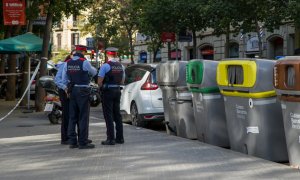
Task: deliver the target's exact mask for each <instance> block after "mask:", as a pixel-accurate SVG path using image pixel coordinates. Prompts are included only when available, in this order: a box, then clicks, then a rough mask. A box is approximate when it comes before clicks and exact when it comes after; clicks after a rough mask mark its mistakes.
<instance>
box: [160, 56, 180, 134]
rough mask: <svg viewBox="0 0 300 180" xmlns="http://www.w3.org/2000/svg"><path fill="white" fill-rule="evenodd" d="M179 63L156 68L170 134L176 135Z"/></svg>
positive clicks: (167, 128) (166, 63)
mask: <svg viewBox="0 0 300 180" xmlns="http://www.w3.org/2000/svg"><path fill="white" fill-rule="evenodd" d="M177 66H178V63H174V62H173V61H166V62H160V63H159V64H158V65H157V67H156V77H157V84H158V86H159V87H160V88H161V90H162V97H163V106H164V116H165V124H166V130H167V133H168V134H172V135H176V134H177V133H176V118H177V117H176V107H175V104H176V90H175V85H176V80H177V79H178V76H179V72H178V71H176V70H177V69H178V67H177Z"/></svg>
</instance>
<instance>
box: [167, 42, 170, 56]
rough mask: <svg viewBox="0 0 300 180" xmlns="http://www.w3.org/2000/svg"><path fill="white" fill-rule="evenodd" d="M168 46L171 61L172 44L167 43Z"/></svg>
mask: <svg viewBox="0 0 300 180" xmlns="http://www.w3.org/2000/svg"><path fill="white" fill-rule="evenodd" d="M167 44H168V60H170V59H171V43H170V42H167Z"/></svg>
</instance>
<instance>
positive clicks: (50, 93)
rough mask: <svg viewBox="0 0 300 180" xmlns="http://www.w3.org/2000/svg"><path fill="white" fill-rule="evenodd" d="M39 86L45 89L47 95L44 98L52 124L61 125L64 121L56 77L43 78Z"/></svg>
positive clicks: (45, 109) (45, 110) (46, 110)
mask: <svg viewBox="0 0 300 180" xmlns="http://www.w3.org/2000/svg"><path fill="white" fill-rule="evenodd" d="M39 85H40V86H41V87H42V88H44V89H45V91H46V93H47V95H46V97H45V98H44V100H45V102H46V105H45V108H44V112H46V114H47V116H48V119H49V121H50V123H51V124H60V123H61V121H62V105H61V102H60V99H59V94H58V88H57V86H56V85H55V83H54V77H52V76H42V77H41V78H40V79H39Z"/></svg>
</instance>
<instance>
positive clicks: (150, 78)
mask: <svg viewBox="0 0 300 180" xmlns="http://www.w3.org/2000/svg"><path fill="white" fill-rule="evenodd" d="M125 73H126V78H125V85H124V86H123V90H122V96H121V103H120V109H121V113H122V115H123V121H130V122H131V123H132V124H133V125H135V126H140V127H143V126H145V125H147V122H149V121H163V119H164V109H163V102H162V92H161V89H160V88H159V87H158V85H157V82H156V64H134V65H130V66H128V67H127V68H126V69H125Z"/></svg>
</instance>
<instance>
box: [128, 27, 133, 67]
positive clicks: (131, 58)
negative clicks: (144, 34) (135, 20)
mask: <svg viewBox="0 0 300 180" xmlns="http://www.w3.org/2000/svg"><path fill="white" fill-rule="evenodd" d="M128 38H129V48H130V55H131V56H130V60H131V64H134V60H133V56H134V49H133V44H132V39H133V38H132V32H131V30H130V31H128Z"/></svg>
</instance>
